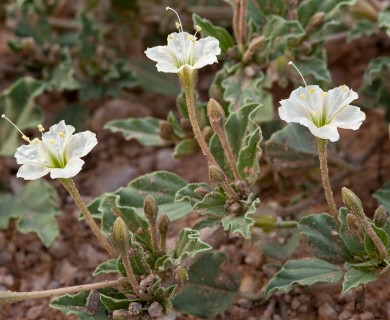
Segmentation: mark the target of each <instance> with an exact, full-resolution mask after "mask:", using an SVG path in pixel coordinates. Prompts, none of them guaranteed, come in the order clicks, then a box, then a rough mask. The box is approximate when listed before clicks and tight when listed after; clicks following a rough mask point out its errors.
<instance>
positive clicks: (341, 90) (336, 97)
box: [325, 85, 358, 119]
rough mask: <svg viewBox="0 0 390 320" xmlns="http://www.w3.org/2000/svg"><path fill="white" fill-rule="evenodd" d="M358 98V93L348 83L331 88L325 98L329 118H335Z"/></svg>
mask: <svg viewBox="0 0 390 320" xmlns="http://www.w3.org/2000/svg"><path fill="white" fill-rule="evenodd" d="M357 98H358V94H357V93H356V92H355V91H353V90H351V89H349V88H348V87H347V86H346V85H343V86H340V87H337V88H334V89H332V90H329V91H328V93H327V95H326V98H325V107H326V112H327V118H328V119H331V118H333V117H334V116H335V114H336V113H337V112H339V111H341V110H342V109H343V108H345V107H346V106H348V105H349V104H350V103H351V102H352V101H353V100H355V99H357Z"/></svg>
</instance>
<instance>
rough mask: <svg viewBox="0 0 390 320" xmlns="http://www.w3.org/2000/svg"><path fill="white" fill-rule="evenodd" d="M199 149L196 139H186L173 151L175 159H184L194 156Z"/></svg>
mask: <svg viewBox="0 0 390 320" xmlns="http://www.w3.org/2000/svg"><path fill="white" fill-rule="evenodd" d="M198 148H199V146H198V142H197V141H196V140H194V139H185V140H182V141H180V142H179V143H178V144H177V145H176V146H175V149H174V150H173V157H174V158H175V159H183V158H185V157H188V156H190V155H192V154H193V153H194V152H195V151H196V150H197V149H198Z"/></svg>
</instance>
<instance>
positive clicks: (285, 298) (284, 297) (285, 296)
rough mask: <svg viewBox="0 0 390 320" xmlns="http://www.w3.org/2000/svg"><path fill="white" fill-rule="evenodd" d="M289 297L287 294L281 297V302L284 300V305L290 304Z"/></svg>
mask: <svg viewBox="0 0 390 320" xmlns="http://www.w3.org/2000/svg"><path fill="white" fill-rule="evenodd" d="M291 299H292V298H291V296H290V295H289V294H285V295H284V296H283V300H284V302H286V303H290V302H291Z"/></svg>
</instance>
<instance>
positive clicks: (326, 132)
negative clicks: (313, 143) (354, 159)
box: [300, 119, 340, 142]
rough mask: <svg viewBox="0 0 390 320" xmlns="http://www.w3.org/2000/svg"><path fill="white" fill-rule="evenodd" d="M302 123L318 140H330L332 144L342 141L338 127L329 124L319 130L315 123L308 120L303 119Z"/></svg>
mask: <svg viewBox="0 0 390 320" xmlns="http://www.w3.org/2000/svg"><path fill="white" fill-rule="evenodd" d="M300 123H301V125H304V126H306V127H308V128H309V130H310V132H311V133H312V134H313V135H314V136H316V137H318V138H321V139H328V140H330V141H332V142H335V141H337V140H339V139H340V135H339V133H338V131H337V127H335V126H332V125H329V124H328V125H325V126H323V127H319V128H318V127H317V126H316V125H315V124H314V123H313V122H311V121H310V120H307V119H303V120H302V121H301V122H300Z"/></svg>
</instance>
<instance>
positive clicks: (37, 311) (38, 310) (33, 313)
mask: <svg viewBox="0 0 390 320" xmlns="http://www.w3.org/2000/svg"><path fill="white" fill-rule="evenodd" d="M42 310H43V305H42V304H39V305H36V306H33V307H31V308H30V309H28V310H27V312H26V319H28V320H34V319H39V317H40V316H41V314H42Z"/></svg>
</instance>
